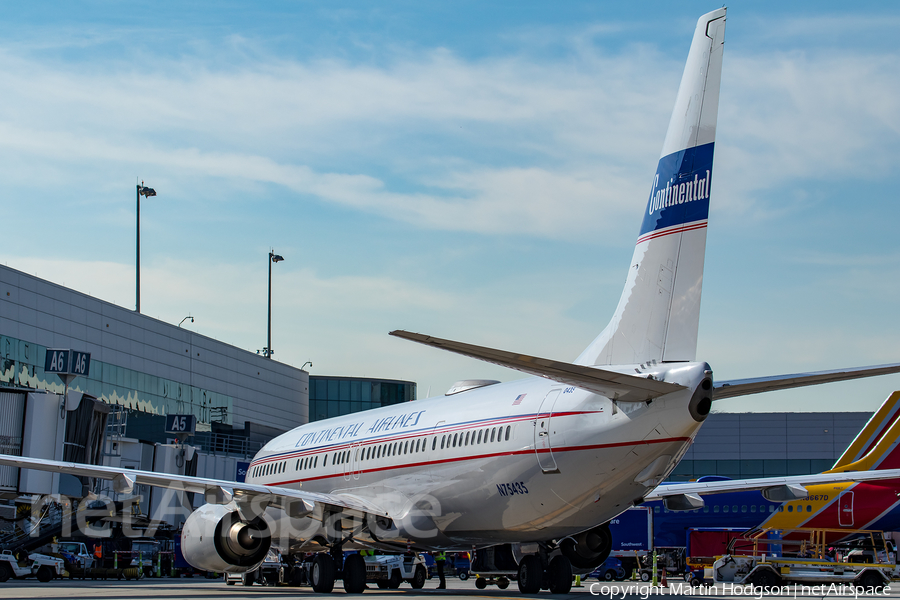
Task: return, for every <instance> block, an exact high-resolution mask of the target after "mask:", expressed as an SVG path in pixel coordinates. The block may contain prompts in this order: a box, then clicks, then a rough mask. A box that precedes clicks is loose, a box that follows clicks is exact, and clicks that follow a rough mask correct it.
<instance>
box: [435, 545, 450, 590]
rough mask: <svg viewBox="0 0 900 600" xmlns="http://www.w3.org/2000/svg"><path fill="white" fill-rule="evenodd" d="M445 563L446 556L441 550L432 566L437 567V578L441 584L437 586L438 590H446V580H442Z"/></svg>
mask: <svg viewBox="0 0 900 600" xmlns="http://www.w3.org/2000/svg"><path fill="white" fill-rule="evenodd" d="M446 562H447V554H446V553H445V552H444V551H443V550H441V551H440V552H438V553H437V555H435V557H434V564H436V565H437V572H438V577H440V578H441V583H440V585H439V586H437V589H439V590H446V589H447V580H446V579H444V563H446Z"/></svg>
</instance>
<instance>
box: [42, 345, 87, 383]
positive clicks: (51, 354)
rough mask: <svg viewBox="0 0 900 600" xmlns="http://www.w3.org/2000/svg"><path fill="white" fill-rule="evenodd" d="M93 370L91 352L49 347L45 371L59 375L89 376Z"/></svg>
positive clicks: (45, 360) (45, 359)
mask: <svg viewBox="0 0 900 600" xmlns="http://www.w3.org/2000/svg"><path fill="white" fill-rule="evenodd" d="M90 371H91V354H90V353H89V352H80V351H78V350H72V349H70V348H47V356H46V357H45V358H44V372H45V373H56V374H57V375H76V376H79V375H80V376H83V377H87V376H88V374H89V373H90Z"/></svg>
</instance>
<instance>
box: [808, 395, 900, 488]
mask: <svg viewBox="0 0 900 600" xmlns="http://www.w3.org/2000/svg"><path fill="white" fill-rule="evenodd" d="M898 445H900V391H897V392H894V393H893V394H891V395H890V396H888V398H887V400H885V401H884V403H883V404H882V405H881V407H880V408H879V409H878V410H877V411H876V412H875V414H874V415H872V418H871V419H869V422H868V423H866V426H865V427H863V428H862V430H861V431H860V432H859V434H858V435H857V436H856V438H855V439H854V440H853V443H851V444H850V446H848V447H847V449H846V450H845V451H844V453H843V454H842V455H841V457H840V458H839V459H838V461H837V462H836V463H835V464H834V466H833V467H832V468H831V470H829V471H826V472H827V473H841V472H845V471H871V470H880V469H896V468H900V449H898Z"/></svg>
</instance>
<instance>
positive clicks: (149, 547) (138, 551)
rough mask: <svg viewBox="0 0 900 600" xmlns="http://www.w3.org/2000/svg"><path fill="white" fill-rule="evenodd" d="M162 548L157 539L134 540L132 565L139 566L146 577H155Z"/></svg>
mask: <svg viewBox="0 0 900 600" xmlns="http://www.w3.org/2000/svg"><path fill="white" fill-rule="evenodd" d="M161 550H162V548H161V547H160V543H159V542H158V541H157V540H134V541H133V542H132V543H131V556H132V559H131V565H130V566H132V567H137V568H138V569H140V571H141V572H142V573H143V574H144V577H153V576H154V574H156V571H157V567H158V566H159V553H160V552H161Z"/></svg>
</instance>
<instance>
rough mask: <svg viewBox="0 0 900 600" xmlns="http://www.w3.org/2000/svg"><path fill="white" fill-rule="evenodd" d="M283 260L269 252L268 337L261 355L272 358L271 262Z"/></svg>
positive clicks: (278, 255)
mask: <svg viewBox="0 0 900 600" xmlns="http://www.w3.org/2000/svg"><path fill="white" fill-rule="evenodd" d="M283 260H284V257H283V256H281V255H280V254H275V252H274V251H272V252H269V339H268V344H267V345H266V347H265V348H263V356H265V357H266V358H272V353H273V350H272V263H279V262H281V261H283Z"/></svg>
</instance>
